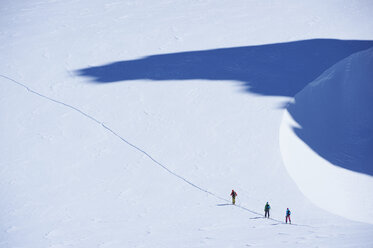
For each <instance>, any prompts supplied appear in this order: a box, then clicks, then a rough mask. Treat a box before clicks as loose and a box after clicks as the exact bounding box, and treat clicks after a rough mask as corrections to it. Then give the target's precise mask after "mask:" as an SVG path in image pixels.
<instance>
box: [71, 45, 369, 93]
mask: <svg viewBox="0 0 373 248" xmlns="http://www.w3.org/2000/svg"><path fill="white" fill-rule="evenodd" d="M371 46H373V42H372V41H357V40H334V39H314V40H304V41H294V42H288V43H278V44H269V45H260V46H245V47H233V48H222V49H214V50H204V51H191V52H179V53H171V54H161V55H152V56H148V57H145V58H141V59H136V60H128V61H118V62H114V63H110V64H106V65H102V66H95V67H88V68H84V69H81V70H78V71H77V74H78V75H80V76H84V77H90V78H92V82H95V83H112V82H120V81H129V80H139V79H149V80H193V79H204V80H234V81H239V82H242V83H243V85H244V87H245V90H246V91H248V92H252V93H256V94H260V95H271V96H294V95H295V94H296V93H297V92H298V91H300V90H301V89H302V88H304V87H305V85H306V84H308V83H309V82H311V81H312V80H314V79H315V78H316V77H317V76H319V75H320V74H321V73H322V72H323V71H324V70H326V69H327V68H329V67H330V66H332V65H333V64H335V63H337V62H338V61H340V60H341V59H343V58H345V57H347V56H349V55H350V54H352V53H355V52H357V51H361V50H364V49H367V48H369V47H371Z"/></svg>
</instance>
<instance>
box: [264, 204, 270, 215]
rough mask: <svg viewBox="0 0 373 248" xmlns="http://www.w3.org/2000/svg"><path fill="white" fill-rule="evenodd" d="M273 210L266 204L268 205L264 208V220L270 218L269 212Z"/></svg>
mask: <svg viewBox="0 0 373 248" xmlns="http://www.w3.org/2000/svg"><path fill="white" fill-rule="evenodd" d="M270 209H271V206H270V205H269V204H268V202H267V203H266V205H265V206H264V218H267V216H268V218H269V210H270Z"/></svg>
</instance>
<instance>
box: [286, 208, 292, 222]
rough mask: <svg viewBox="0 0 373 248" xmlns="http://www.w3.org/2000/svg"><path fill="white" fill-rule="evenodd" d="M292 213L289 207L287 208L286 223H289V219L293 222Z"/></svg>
mask: <svg viewBox="0 0 373 248" xmlns="http://www.w3.org/2000/svg"><path fill="white" fill-rule="evenodd" d="M290 214H291V212H290V210H289V208H287V209H286V219H285V222H286V224H287V223H288V220H289V223H290V224H291V219H290Z"/></svg>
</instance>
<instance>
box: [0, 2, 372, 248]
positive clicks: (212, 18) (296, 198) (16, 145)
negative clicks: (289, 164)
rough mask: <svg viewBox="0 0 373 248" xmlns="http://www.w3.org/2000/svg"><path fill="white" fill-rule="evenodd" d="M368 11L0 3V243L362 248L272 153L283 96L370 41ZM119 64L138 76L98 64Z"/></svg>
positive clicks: (339, 5)
mask: <svg viewBox="0 0 373 248" xmlns="http://www.w3.org/2000/svg"><path fill="white" fill-rule="evenodd" d="M371 10H372V4H371V3H370V1H328V2H326V1H312V2H311V1H309V2H304V1H302V2H299V1H282V2H281V3H280V2H276V1H265V2H264V1H241V0H239V1H233V2H232V1H209V0H193V1H184V0H181V1H169V0H160V1H147V0H136V1H133V0H125V1H116V0H106V1H100V0H64V1H59V0H38V1H23V0H12V1H10V0H3V1H1V2H0V54H1V57H0V75H1V76H0V103H1V104H0V114H1V115H0V116H1V117H0V130H1V132H0V140H1V142H0V246H1V247H6V248H8V247H31V248H33V247H35V248H36V247H37V248H40V247H51V248H52V247H53V248H57V247H102V248H104V247H248V246H254V247H255V246H257V247H289V246H291V247H315V246H320V247H341V246H349V247H371V246H372V244H373V238H372V235H371V234H372V233H373V226H372V225H371V224H366V223H361V222H356V221H351V220H348V219H345V218H343V217H339V216H336V215H334V213H331V212H329V211H325V210H323V209H320V208H319V207H317V206H315V205H314V204H313V203H312V202H311V201H309V200H308V198H307V197H306V196H304V195H303V193H302V191H300V190H299V189H298V185H297V184H296V183H295V182H294V181H293V179H292V178H291V177H290V176H289V175H288V171H287V170H286V167H285V166H284V164H283V162H282V157H281V152H280V146H279V127H280V124H281V122H282V117H283V113H284V109H283V107H284V106H285V105H286V104H287V102H288V101H289V100H291V97H293V96H294V94H295V93H296V92H297V91H298V90H300V89H302V88H303V87H304V86H306V84H307V83H309V82H311V81H313V80H314V79H315V78H316V77H318V76H319V75H320V74H322V72H323V71H324V70H326V69H328V68H329V67H331V66H332V65H333V64H335V63H337V62H338V61H339V60H342V59H343V58H345V57H348V56H349V55H351V54H352V53H355V52H358V51H361V50H365V49H367V48H368V47H369V45H370V44H371V40H373V33H372V30H373V22H372V16H371ZM319 38H322V39H321V40H320V39H319ZM240 48H244V49H243V50H244V51H245V54H246V56H239V55H238V54H240V52H241V51H242V49H240ZM306 48H307V49H306ZM211 51H212V52H211ZM237 51H238V52H237ZM321 51H322V52H321ZM328 51H332V52H328ZM220 52H223V53H220ZM180 54H181V55H182V56H181V57H180V56H179V55H180ZM184 55H185V56H184ZM210 55H212V56H210ZM304 55H306V56H304ZM147 58H148V59H147ZM149 58H150V59H149ZM179 58H181V59H180V60H179ZM188 59H189V60H188ZM199 59H200V62H199V63H198V65H199V69H198V70H196V67H193V64H195V63H197V62H198V61H199ZM226 59H229V63H226V62H225V61H226ZM246 60H247V62H245V61H246ZM126 61H127V62H129V63H130V64H131V66H132V65H136V66H135V67H134V68H135V69H136V70H137V71H136V73H138V72H143V73H140V74H137V75H136V76H137V77H136V78H130V77H129V74H128V71H127V72H126V71H123V67H121V66H119V69H118V68H117V67H115V66H114V67H113V66H111V65H118V63H119V65H122V63H121V62H126ZM131 61H132V62H131ZM136 61H140V62H141V63H140V64H137V63H136ZM188 61H189V62H188ZM174 63H176V66H174V67H170V64H171V65H172V64H174ZM210 64H211V65H212V66H210ZM184 65H189V66H188V67H187V68H188V69H185V70H184V69H183V68H185V67H184ZM215 65H216V66H221V67H219V70H215V71H214V66H215ZM281 65H282V66H281ZM248 66H250V67H252V69H251V68H250V69H248V68H247V67H248ZM170 68H174V70H172V71H170V72H169V73H168V71H169V70H170ZM201 68H202V69H201ZM203 68H206V69H205V70H206V71H207V72H208V73H207V74H205V73H204V71H203ZM85 69H86V70H85ZM90 69H91V70H90ZM96 69H99V71H101V73H103V74H101V75H102V76H104V78H106V79H107V78H110V77H111V76H112V75H111V74H112V73H115V76H118V77H119V78H118V77H116V78H115V80H113V81H106V82H102V81H100V80H98V79H97V77H95V74H94V73H96V72H97V70H96ZM106 69H108V70H106ZM299 70H301V71H302V73H294V72H297V71H299ZM193 71H195V72H197V73H196V74H191V73H192V72H193ZM81 72H86V74H84V73H83V74H82V73H81ZM92 72H93V73H92ZM258 72H260V73H258ZM292 72H293V73H294V74H293V73H292ZM144 73H145V74H146V75H144ZM201 73H202V74H201ZM289 74H290V75H292V76H289ZM159 75H160V77H158V78H157V76H159ZM175 75H176V76H175ZM191 75H192V76H193V77H191ZM206 75H207V76H209V75H218V77H217V78H211V77H207V76H206ZM132 79H133V80H132ZM289 82H291V83H289ZM232 188H234V189H235V190H236V191H237V192H238V199H237V201H238V205H237V206H231V205H229V204H228V203H229V200H230V199H229V193H230V191H231V190H232ZM266 201H269V202H270V204H271V206H272V211H271V217H272V218H273V219H270V220H265V219H263V218H262V214H263V208H264V204H265V202H266ZM287 207H289V208H290V209H291V210H292V220H293V225H285V224H283V223H282V222H283V219H284V213H285V210H286V208H287ZM269 237H270V238H269Z"/></svg>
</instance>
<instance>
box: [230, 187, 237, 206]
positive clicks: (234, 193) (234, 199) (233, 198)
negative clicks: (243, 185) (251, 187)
mask: <svg viewBox="0 0 373 248" xmlns="http://www.w3.org/2000/svg"><path fill="white" fill-rule="evenodd" d="M231 196H232V204H233V205H234V204H236V196H237V193H236V192H235V191H234V190H233V189H232V193H231Z"/></svg>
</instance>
